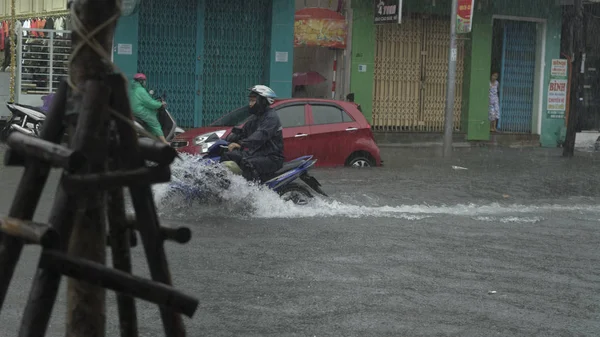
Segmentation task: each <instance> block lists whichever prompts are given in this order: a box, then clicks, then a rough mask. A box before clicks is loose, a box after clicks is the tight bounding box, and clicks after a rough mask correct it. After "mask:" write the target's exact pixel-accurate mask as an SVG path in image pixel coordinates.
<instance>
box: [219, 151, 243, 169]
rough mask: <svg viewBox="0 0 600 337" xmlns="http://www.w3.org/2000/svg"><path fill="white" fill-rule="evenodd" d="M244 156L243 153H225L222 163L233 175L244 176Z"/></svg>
mask: <svg viewBox="0 0 600 337" xmlns="http://www.w3.org/2000/svg"><path fill="white" fill-rule="evenodd" d="M242 159H243V154H242V152H241V151H231V152H225V153H224V154H223V155H222V156H221V163H223V165H225V167H227V168H228V169H229V170H230V171H231V172H232V173H233V174H237V175H242V168H241V167H240V164H241V163H242Z"/></svg>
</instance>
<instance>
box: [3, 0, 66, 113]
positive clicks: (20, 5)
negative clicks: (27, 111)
mask: <svg viewBox="0 0 600 337" xmlns="http://www.w3.org/2000/svg"><path fill="white" fill-rule="evenodd" d="M66 7H67V3H66V1H57V0H13V1H10V0H8V1H2V2H0V100H1V101H2V104H0V119H1V120H6V119H7V118H9V117H10V112H9V111H8V109H7V108H6V104H4V103H6V102H8V101H16V102H19V103H23V104H28V105H34V106H42V105H43V104H44V102H43V100H42V97H46V96H48V95H49V94H51V93H54V92H55V91H56V89H57V84H58V82H59V81H60V80H61V78H62V77H64V76H66V58H68V55H69V54H70V37H69V36H65V34H64V31H65V30H67V29H69V27H68V12H67V10H66ZM13 20H14V27H12V28H11V25H12V24H13ZM42 30H43V31H42ZM57 30H60V31H63V33H62V34H57V33H56V31H57ZM17 33H18V34H17ZM50 55H53V56H52V57H51V56H50Z"/></svg>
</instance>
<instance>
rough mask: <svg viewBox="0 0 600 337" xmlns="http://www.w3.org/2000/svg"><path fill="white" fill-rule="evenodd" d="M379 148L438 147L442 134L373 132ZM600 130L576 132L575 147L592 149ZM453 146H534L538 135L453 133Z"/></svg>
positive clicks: (581, 149) (537, 143)
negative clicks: (478, 137)
mask: <svg viewBox="0 0 600 337" xmlns="http://www.w3.org/2000/svg"><path fill="white" fill-rule="evenodd" d="M373 134H374V136H375V141H376V142H377V145H378V146H379V147H380V148H438V147H442V146H443V144H444V142H443V135H442V134H440V133H424V132H423V133H417V132H406V133H405V132H377V131H375V132H373ZM598 137H600V132H596V131H585V132H581V133H578V134H577V138H576V145H575V147H576V148H577V149H578V150H580V151H594V150H595V147H596V140H597V139H598ZM452 146H453V147H454V148H472V147H501V148H535V147H540V136H539V135H529V134H503V133H496V134H492V135H491V137H490V140H488V141H467V140H466V139H465V134H460V133H459V134H454V135H453V144H452Z"/></svg>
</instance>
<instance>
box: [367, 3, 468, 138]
mask: <svg viewBox="0 0 600 337" xmlns="http://www.w3.org/2000/svg"><path fill="white" fill-rule="evenodd" d="M449 27H450V23H449V21H448V19H444V18H439V17H433V16H424V15H419V14H412V15H410V16H409V17H407V18H406V20H404V21H403V22H402V24H401V25H395V24H388V25H378V26H377V34H376V43H377V48H376V54H375V55H376V56H375V88H374V95H373V128H375V129H377V130H381V131H421V132H422V131H426V132H440V131H443V129H444V114H445V113H444V110H445V102H446V83H447V72H448V49H449V33H450V32H449ZM463 56H464V43H463V41H460V40H459V41H458V63H457V74H456V75H457V76H456V96H455V97H456V101H455V105H454V128H455V129H456V130H458V129H460V117H461V106H462V83H463Z"/></svg>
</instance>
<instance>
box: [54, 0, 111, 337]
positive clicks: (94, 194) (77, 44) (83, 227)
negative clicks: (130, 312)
mask: <svg viewBox="0 0 600 337" xmlns="http://www.w3.org/2000/svg"><path fill="white" fill-rule="evenodd" d="M117 1H119V0H76V1H74V2H73V3H72V4H71V6H72V13H73V17H72V20H73V33H72V36H73V37H72V39H73V43H72V45H73V52H72V56H71V59H72V61H71V64H70V68H69V71H70V81H71V85H72V86H73V88H72V89H73V90H71V91H70V95H69V98H68V99H69V100H68V112H67V113H71V114H74V115H75V116H77V128H76V130H75V134H74V135H70V136H71V144H72V148H73V149H75V150H80V151H83V152H84V153H86V154H88V155H89V158H88V159H89V164H88V165H87V167H86V169H85V170H82V171H81V173H101V172H105V171H106V169H107V167H106V159H107V155H108V153H107V152H108V123H109V120H110V113H109V109H108V103H109V101H110V96H111V87H110V86H109V85H108V84H107V82H106V80H107V79H108V77H109V76H110V74H111V73H112V72H113V65H112V63H111V60H110V58H109V57H110V53H111V52H112V41H113V35H114V30H115V27H116V20H117V19H118V17H119V14H120V13H119V12H120V11H119V4H118V3H117ZM107 58H108V59H107ZM77 114H78V115H77ZM92 154H93V155H92ZM78 212H79V214H81V215H82V217H81V218H80V219H79V220H80V221H76V223H75V224H74V228H73V233H72V235H71V241H70V245H69V254H70V255H71V256H77V257H79V258H83V259H87V260H90V261H93V262H97V263H100V264H105V263H106V241H105V238H106V193H105V192H104V191H90V192H88V194H87V195H86V197H85V198H84V199H82V200H81V201H80V202H79V203H78ZM105 301H106V291H105V289H104V288H102V287H100V286H96V285H91V284H89V283H87V282H82V281H79V280H76V279H73V278H70V279H69V283H68V288H67V329H66V336H67V337H104V335H105V323H106V317H105Z"/></svg>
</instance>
